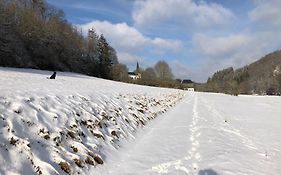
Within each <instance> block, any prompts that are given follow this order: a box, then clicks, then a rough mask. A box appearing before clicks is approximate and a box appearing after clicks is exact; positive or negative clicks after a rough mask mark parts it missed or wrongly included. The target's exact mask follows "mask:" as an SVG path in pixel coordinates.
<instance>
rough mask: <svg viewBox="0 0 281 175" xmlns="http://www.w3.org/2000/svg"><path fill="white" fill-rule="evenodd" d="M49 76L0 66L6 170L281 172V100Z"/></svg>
mask: <svg viewBox="0 0 281 175" xmlns="http://www.w3.org/2000/svg"><path fill="white" fill-rule="evenodd" d="M49 75H51V72H48V71H36V70H23V69H7V68H0V174H1V175H6V174H7V175H10V174H26V175H32V174H51V175H53V174H66V173H69V174H97V175H110V174H112V175H146V174H148V175H154V174H172V175H178V174H179V175H181V174H187V175H196V174H198V175H278V174H280V173H281V133H280V131H281V108H280V104H281V98H280V97H266V96H265V97H262V96H238V97H235V96H229V95H223V94H211V93H196V92H188V93H185V92H183V91H179V90H173V89H164V88H152V87H144V86H137V85H130V84H124V83H118V82H112V81H107V80H102V79H98V78H93V77H88V76H83V75H79V74H72V73H60V72H59V73H58V77H57V79H56V80H49V79H47V78H46V77H47V76H49ZM184 95H185V96H184ZM180 99H182V100H181V101H180V102H179V100H180ZM177 102H179V103H177ZM176 103H177V105H176V106H175V107H173V106H174V105H175V104H176ZM172 107H173V108H172ZM170 108H171V109H170ZM168 109H169V110H168ZM166 111H167V112H166ZM156 116H158V117H157V118H156ZM152 119H153V120H152ZM150 120H151V121H150ZM144 125H145V126H144ZM99 164H103V165H99ZM63 169H64V170H63Z"/></svg>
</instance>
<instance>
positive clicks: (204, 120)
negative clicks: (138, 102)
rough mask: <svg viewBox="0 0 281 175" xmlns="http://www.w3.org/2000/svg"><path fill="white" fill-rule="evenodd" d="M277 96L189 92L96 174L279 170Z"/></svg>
mask: <svg viewBox="0 0 281 175" xmlns="http://www.w3.org/2000/svg"><path fill="white" fill-rule="evenodd" d="M280 104H281V98H280V97H261V96H239V97H235V96H229V95H223V94H208V93H190V94H188V95H186V96H185V98H184V99H183V100H182V101H181V102H180V103H179V104H178V105H177V106H176V107H175V108H173V109H172V110H170V111H168V112H167V113H166V114H164V115H163V116H162V117H161V118H160V117H159V118H156V119H155V120H154V121H152V122H151V123H149V124H148V125H147V127H146V128H145V129H144V130H142V131H141V132H139V134H137V136H136V139H135V140H132V141H131V142H127V143H124V144H123V145H122V148H121V150H118V151H117V152H114V153H112V156H110V158H109V160H108V161H107V162H106V163H105V165H104V166H101V167H98V168H97V170H96V174H98V175H103V174H106V175H111V174H112V175H132V174H134V175H144V174H145V175H156V174H169V175H279V174H281V133H280V131H281V107H280Z"/></svg>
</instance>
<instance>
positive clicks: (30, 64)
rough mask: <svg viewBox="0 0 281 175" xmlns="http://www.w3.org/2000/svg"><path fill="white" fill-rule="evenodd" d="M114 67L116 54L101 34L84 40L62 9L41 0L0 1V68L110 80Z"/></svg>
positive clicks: (116, 61) (116, 59)
mask: <svg viewBox="0 0 281 175" xmlns="http://www.w3.org/2000/svg"><path fill="white" fill-rule="evenodd" d="M93 33H94V34H93ZM116 64H118V58H117V55H116V51H115V50H114V49H113V48H112V47H111V46H110V45H109V44H108V42H107V40H106V38H105V37H104V36H103V35H101V36H98V35H96V34H95V32H94V31H92V34H91V36H89V37H83V35H82V31H81V30H79V29H78V28H77V27H75V26H73V25H72V24H70V23H69V22H68V21H67V20H66V18H65V15H64V12H63V11H62V10H60V9H57V8H56V7H54V6H52V5H50V4H48V3H47V2H45V1H44V0H0V66H6V67H21V68H34V69H45V70H58V71H72V72H78V73H83V74H87V75H91V76H97V77H101V78H108V79H112V73H111V71H112V68H113V66H114V65H116Z"/></svg>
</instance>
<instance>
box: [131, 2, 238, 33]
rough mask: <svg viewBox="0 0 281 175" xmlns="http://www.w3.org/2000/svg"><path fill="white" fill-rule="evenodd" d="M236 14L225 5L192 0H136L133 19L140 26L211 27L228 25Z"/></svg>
mask: <svg viewBox="0 0 281 175" xmlns="http://www.w3.org/2000/svg"><path fill="white" fill-rule="evenodd" d="M233 18H234V14H233V13H232V12H231V11H230V10H229V9H226V8H224V7H223V6H221V5H219V4H216V3H206V2H204V1H199V2H197V3H196V2H194V1H192V0H144V1H136V2H135V5H134V11H133V19H134V21H135V25H136V26H138V27H150V26H151V25H154V26H157V25H159V24H161V23H173V24H174V23H176V24H178V25H180V26H181V27H183V28H195V29H199V28H201V29H202V28H210V27H215V28H217V27H219V26H224V25H226V24H227V23H228V22H229V20H230V19H233Z"/></svg>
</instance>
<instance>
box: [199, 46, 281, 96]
mask: <svg viewBox="0 0 281 175" xmlns="http://www.w3.org/2000/svg"><path fill="white" fill-rule="evenodd" d="M201 90H202V91H209V92H220V93H227V94H233V95H238V94H267V95H280V94H281V51H276V52H273V53H270V54H268V55H266V56H264V57H263V58H261V59H260V60H258V61H256V62H254V63H252V64H250V65H247V66H244V67H242V68H239V69H236V70H235V69H233V67H229V68H226V69H223V70H220V71H217V72H216V73H215V74H214V75H213V76H212V77H210V78H209V79H208V81H207V83H206V84H205V85H204V86H203V87H202V86H201Z"/></svg>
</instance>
